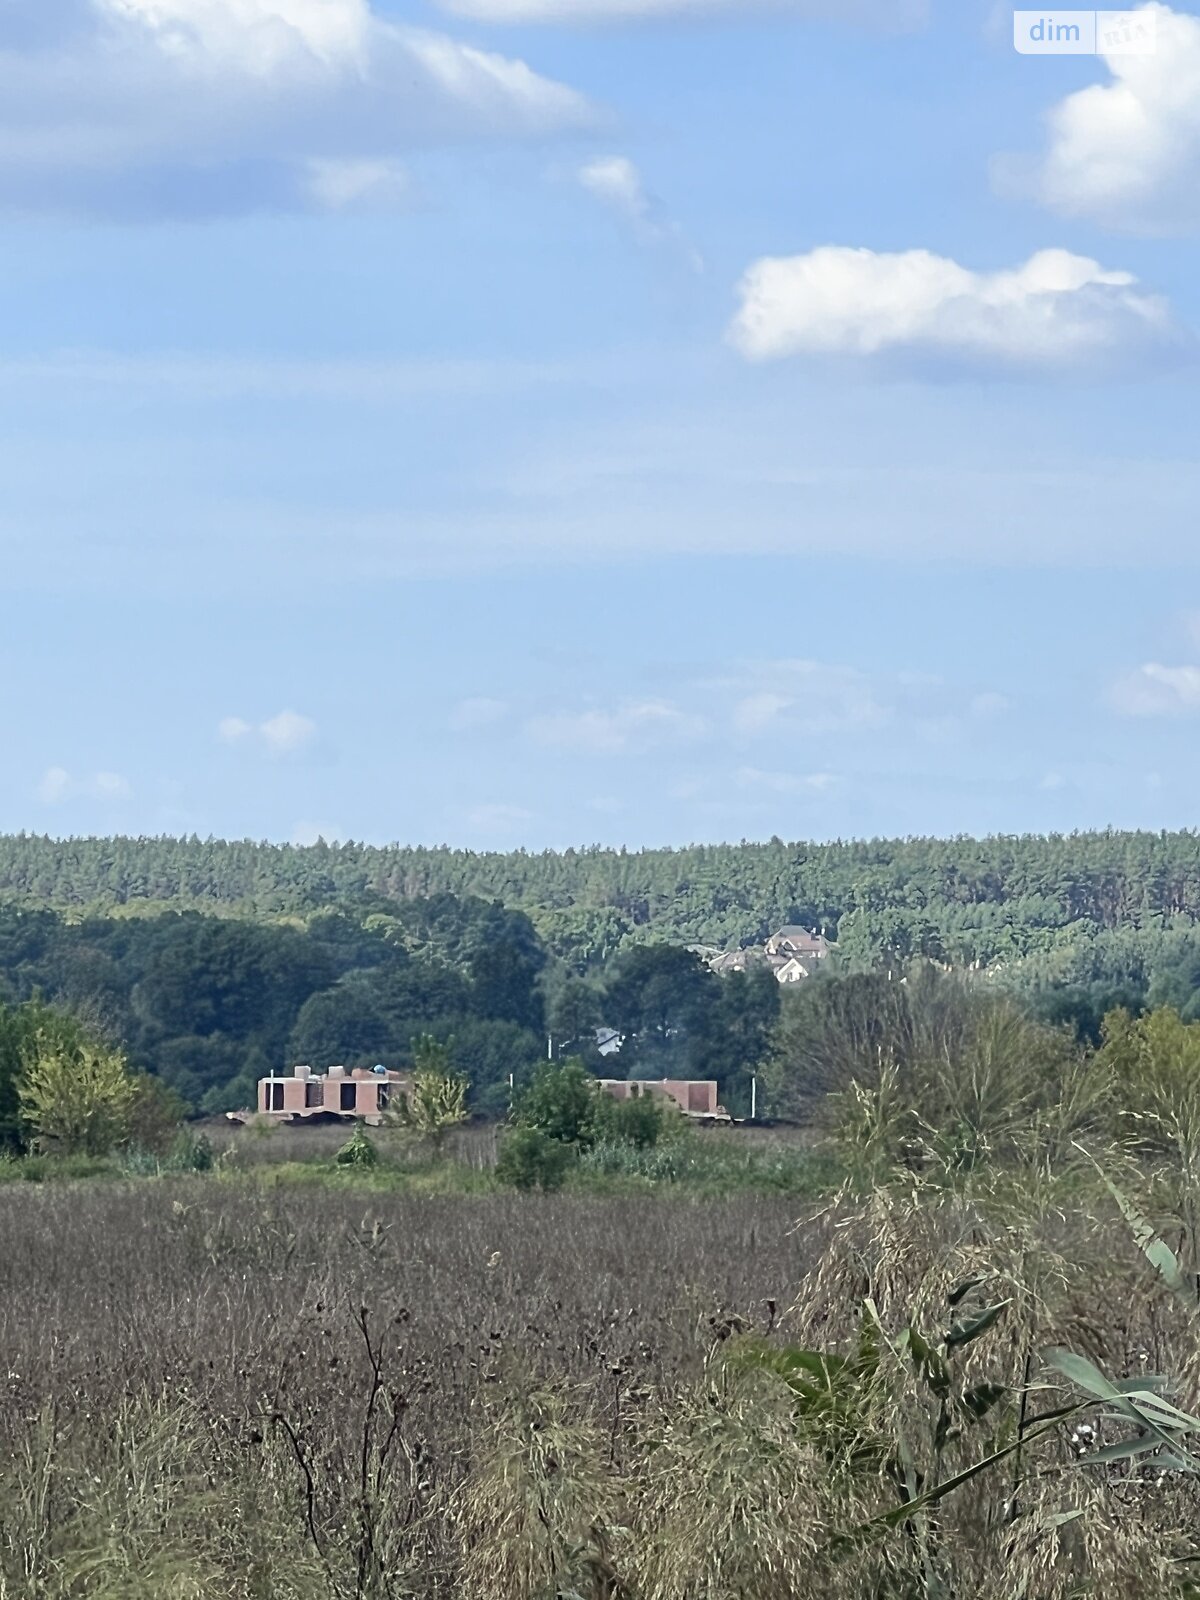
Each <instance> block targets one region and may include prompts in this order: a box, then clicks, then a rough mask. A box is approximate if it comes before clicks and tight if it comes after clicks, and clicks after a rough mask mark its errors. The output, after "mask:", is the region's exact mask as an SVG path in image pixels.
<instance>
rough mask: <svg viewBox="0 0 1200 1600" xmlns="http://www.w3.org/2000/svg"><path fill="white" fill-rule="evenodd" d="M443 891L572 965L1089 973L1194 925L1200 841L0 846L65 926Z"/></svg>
mask: <svg viewBox="0 0 1200 1600" xmlns="http://www.w3.org/2000/svg"><path fill="white" fill-rule="evenodd" d="M438 894H451V895H455V896H458V897H460V898H462V897H475V898H478V899H482V900H486V901H489V902H490V901H497V900H498V901H500V902H501V903H502V904H503V905H505V906H509V907H513V908H515V909H518V910H521V911H524V912H525V913H527V915H528V916H529V917H530V919H531V920H532V922H533V923H534V925H535V927H536V929H537V931H538V934H539V936H540V937H541V938H542V939H543V940H544V941H545V944H546V946H547V948H548V949H550V950H551V951H552V952H553V953H554V954H555V955H557V956H560V957H561V958H563V959H564V960H565V961H567V962H568V963H570V964H571V965H572V966H573V967H575V968H576V969H577V970H584V969H586V968H588V967H589V966H594V965H597V964H599V963H603V962H604V961H606V960H607V959H608V958H609V957H610V956H612V955H613V954H614V953H616V952H617V951H618V950H620V949H622V948H623V947H625V946H626V945H629V944H632V943H640V942H645V941H647V940H655V939H657V940H663V941H668V942H675V943H678V944H684V945H687V944H697V943H698V944H709V945H714V946H717V947H720V948H724V949H732V948H736V947H737V946H739V945H744V944H752V943H755V942H758V941H760V940H762V939H763V938H765V937H766V936H767V935H768V934H769V933H771V932H772V931H773V929H774V928H776V927H778V926H779V925H780V924H781V923H785V922H799V923H802V924H804V925H805V926H807V927H813V928H821V929H822V930H823V931H824V932H826V933H827V934H830V935H831V936H836V937H837V939H838V942H839V944H840V945H841V947H842V950H843V953H844V954H846V955H848V956H849V957H852V958H866V957H869V956H871V955H873V954H875V953H878V952H886V953H888V954H890V955H892V956H894V957H897V958H906V957H911V956H916V955H921V956H926V957H929V958H931V959H934V960H944V961H947V962H950V963H953V964H956V965H970V964H978V965H981V966H987V967H991V966H993V965H995V964H996V963H998V962H1012V961H1016V960H1022V959H1026V958H1029V957H1041V958H1054V959H1056V960H1058V961H1059V962H1060V963H1065V965H1066V966H1070V965H1071V963H1072V962H1074V963H1075V964H1076V965H1077V966H1078V965H1080V964H1082V965H1083V966H1086V964H1087V960H1088V954H1087V946H1088V943H1089V941H1090V940H1092V939H1093V938H1095V937H1096V936H1098V935H1105V934H1112V933H1114V932H1116V931H1121V932H1127V931H1128V930H1137V931H1139V932H1146V933H1149V934H1153V933H1155V932H1158V931H1165V930H1171V929H1177V928H1180V927H1184V928H1187V927H1192V926H1194V925H1195V924H1196V923H1197V922H1198V921H1200V834H1197V833H1194V832H1191V831H1188V832H1181V833H1119V832H1111V831H1109V832H1103V833H1078V834H1071V835H1061V836H1049V837H1041V836H1028V837H994V838H988V839H969V838H955V839H941V840H939V839H893V840H887V839H874V840H858V841H846V842H840V841H839V842H837V843H833V844H802V843H801V844H787V843H785V842H784V841H783V840H781V839H772V840H771V841H770V842H768V843H765V844H721V845H696V846H689V847H687V848H684V849H678V850H641V851H626V850H613V849H602V848H599V847H597V848H594V849H583V850H566V851H563V852H560V853H555V852H550V851H547V852H543V853H540V854H528V853H526V852H524V851H520V852H516V853H512V854H507V855H504V854H478V853H475V852H473V851H466V850H451V849H417V848H403V847H400V846H389V847H387V848H377V847H374V846H368V845H361V844H353V843H349V844H316V845H312V846H308V847H299V846H292V845H276V844H255V843H251V842H249V841H240V842H222V841H219V840H212V839H209V840H201V839H198V838H190V839H169V838H155V839H122V838H114V839H68V840H57V839H51V838H47V837H38V836H32V835H28V834H18V835H10V836H6V837H3V838H0V900H6V901H11V902H13V903H14V904H18V905H22V906H29V907H49V908H52V909H56V910H60V911H63V912H65V913H68V914H69V915H71V916H73V917H77V916H80V915H108V914H111V913H113V912H119V913H125V914H128V913H130V912H152V911H155V910H159V911H164V910H173V911H186V910H194V911H205V912H209V913H215V914H219V915H236V916H241V917H247V918H251V919H258V920H271V919H278V918H280V917H285V916H293V915H298V916H301V917H305V916H310V915H311V914H312V913H314V912H316V911H319V910H320V909H321V908H322V907H326V906H330V905H337V906H339V907H347V906H359V905H370V906H372V907H373V908H376V909H378V908H379V907H380V906H382V908H384V909H386V908H387V907H388V906H389V905H392V904H395V903H396V902H404V901H410V900H414V899H421V898H426V897H429V896H434V895H438Z"/></svg>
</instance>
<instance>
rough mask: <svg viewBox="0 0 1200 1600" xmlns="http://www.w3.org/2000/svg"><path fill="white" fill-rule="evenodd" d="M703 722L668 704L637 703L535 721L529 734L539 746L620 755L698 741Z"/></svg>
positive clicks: (554, 715)
mask: <svg viewBox="0 0 1200 1600" xmlns="http://www.w3.org/2000/svg"><path fill="white" fill-rule="evenodd" d="M704 726H705V725H704V721H703V719H702V718H701V717H698V716H694V715H692V714H690V713H688V712H686V711H683V710H681V709H680V708H679V707H678V706H676V705H673V704H672V703H671V702H670V701H666V700H643V701H634V702H631V703H629V704H627V705H623V706H620V707H618V708H617V709H616V710H612V711H602V710H589V711H580V712H560V713H556V714H551V715H548V716H541V717H534V718H533V719H532V720H531V721H530V722H529V723H528V724H527V728H526V731H527V732H528V734H529V736H530V737H531V738H532V739H534V740H536V741H537V743H538V744H545V745H557V746H560V747H562V748H563V749H569V750H582V751H585V752H587V753H590V754H592V755H618V754H621V753H622V752H624V751H627V750H637V749H644V748H646V747H648V746H651V747H652V746H659V745H661V744H663V743H665V742H668V741H669V742H681V741H686V740H690V739H695V738H698V737H699V736H700V735H701V734H702V733H703V732H704Z"/></svg>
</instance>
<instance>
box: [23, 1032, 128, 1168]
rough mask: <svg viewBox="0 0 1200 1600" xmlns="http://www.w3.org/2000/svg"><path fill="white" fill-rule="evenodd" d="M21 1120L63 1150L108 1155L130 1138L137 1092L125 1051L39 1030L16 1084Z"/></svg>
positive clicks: (42, 1139)
mask: <svg viewBox="0 0 1200 1600" xmlns="http://www.w3.org/2000/svg"><path fill="white" fill-rule="evenodd" d="M17 1092H18V1096H19V1100H20V1112H21V1120H22V1122H23V1123H24V1125H25V1126H26V1128H28V1129H29V1130H30V1131H31V1132H32V1133H33V1134H34V1135H35V1136H36V1138H37V1141H38V1143H39V1144H48V1145H50V1146H52V1147H53V1148H54V1149H55V1150H57V1151H60V1152H62V1153H63V1154H64V1155H91V1156H100V1155H108V1154H109V1153H110V1152H111V1151H112V1150H114V1149H116V1147H117V1146H118V1145H120V1144H124V1143H125V1142H126V1140H127V1139H128V1138H129V1135H130V1130H131V1127H132V1124H133V1116H134V1111H135V1108H136V1106H137V1102H138V1098H139V1089H138V1084H137V1080H136V1079H135V1078H134V1077H133V1075H132V1074H131V1073H130V1071H129V1068H128V1066H127V1065H126V1062H125V1057H124V1056H123V1055H122V1054H121V1053H120V1052H119V1051H117V1050H109V1049H106V1048H105V1047H104V1046H102V1045H98V1044H93V1043H89V1044H82V1045H79V1046H78V1047H77V1048H74V1049H71V1048H68V1047H65V1046H64V1044H63V1043H62V1041H60V1040H56V1039H54V1038H53V1037H52V1036H49V1035H47V1034H44V1033H42V1034H39V1035H38V1037H37V1040H36V1042H35V1045H34V1048H33V1050H32V1052H31V1053H30V1055H29V1057H28V1058H27V1060H26V1064H25V1068H24V1071H23V1073H22V1075H21V1078H20V1080H19V1082H18V1085H17Z"/></svg>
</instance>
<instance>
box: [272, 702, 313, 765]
mask: <svg viewBox="0 0 1200 1600" xmlns="http://www.w3.org/2000/svg"><path fill="white" fill-rule="evenodd" d="M258 731H259V733H261V734H262V736H263V739H264V740H265V741H266V745H267V749H268V750H272V751H274V753H275V754H276V755H287V754H288V753H289V752H290V751H292V750H300V749H302V748H303V746H304V745H306V744H310V743H311V742H312V740H313V739H314V738H315V737H316V732H317V725H316V723H315V722H314V721H313V720H312V718H311V717H302V716H301V715H300V713H299V712H298V711H281V712H279V714H278V716H274V717H270V718H268V719H267V721H266V722H264V723H262V724H261V725H260V727H259V730H258Z"/></svg>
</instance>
